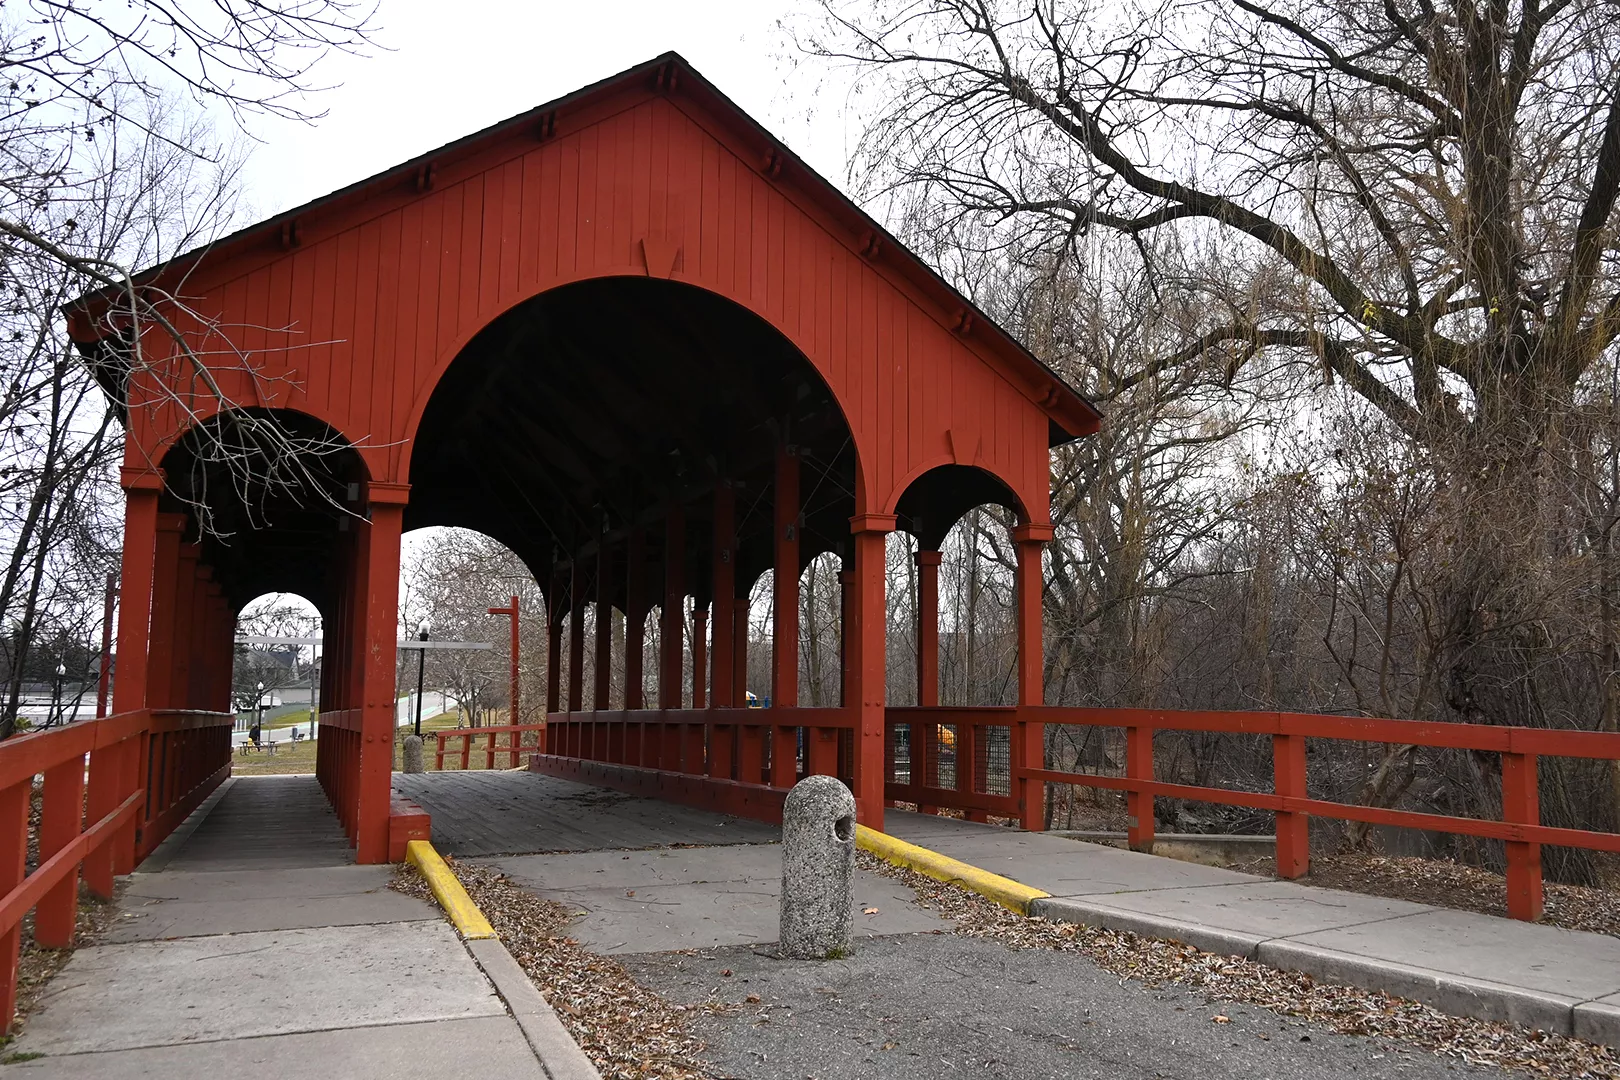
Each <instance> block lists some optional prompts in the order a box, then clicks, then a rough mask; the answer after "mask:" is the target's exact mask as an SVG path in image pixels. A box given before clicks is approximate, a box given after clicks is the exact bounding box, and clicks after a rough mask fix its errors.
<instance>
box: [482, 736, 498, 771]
mask: <svg viewBox="0 0 1620 1080" xmlns="http://www.w3.org/2000/svg"><path fill="white" fill-rule="evenodd" d="M494 768H495V732H494V731H491V732H490V733H489V741H488V743H487V744H486V745H485V746H484V769H485V770H486V771H490V770H493V769H494Z"/></svg>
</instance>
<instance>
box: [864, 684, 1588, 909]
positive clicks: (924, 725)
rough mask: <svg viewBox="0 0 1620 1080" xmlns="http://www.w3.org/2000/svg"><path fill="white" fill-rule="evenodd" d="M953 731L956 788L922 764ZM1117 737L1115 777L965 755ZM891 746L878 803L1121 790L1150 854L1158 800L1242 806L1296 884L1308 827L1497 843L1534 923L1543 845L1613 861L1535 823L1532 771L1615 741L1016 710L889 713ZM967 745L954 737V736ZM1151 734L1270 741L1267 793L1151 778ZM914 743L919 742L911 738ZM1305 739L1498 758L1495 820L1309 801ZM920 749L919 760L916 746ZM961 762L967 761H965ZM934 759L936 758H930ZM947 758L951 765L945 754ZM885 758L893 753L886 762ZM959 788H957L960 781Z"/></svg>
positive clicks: (1411, 725) (1493, 731) (969, 808)
mask: <svg viewBox="0 0 1620 1080" xmlns="http://www.w3.org/2000/svg"><path fill="white" fill-rule="evenodd" d="M949 724H954V725H957V727H956V728H955V732H954V733H955V734H956V744H957V747H958V748H959V749H958V750H957V751H956V753H955V755H954V761H952V762H950V764H952V765H953V766H954V772H955V776H954V777H953V781H954V783H953V784H951V785H950V786H946V785H944V784H942V783H940V782H939V779H938V777H939V775H940V770H939V765H938V762H937V760H936V761H935V762H933V763H931V762H930V761H929V756H928V755H929V750H928V747H930V746H937V745H938V743H939V741H940V740H939V734H938V732H939V728H940V727H941V726H942V725H949ZM1052 724H1057V725H1068V726H1077V727H1087V728H1118V729H1122V730H1123V732H1124V734H1125V739H1124V745H1125V761H1124V775H1123V776H1105V775H1098V774H1095V773H1090V772H1072V771H1059V770H1055V769H1048V768H1029V767H1022V766H1019V765H1018V763H1017V760H1016V756H1011V755H1010V756H1009V757H1008V759H1007V764H1006V765H1005V766H1004V768H1003V769H1001V770H995V769H992V770H986V769H985V768H984V766H983V764H982V759H981V760H980V762H978V763H975V762H974V760H973V758H972V756H971V755H972V754H973V753H974V750H975V749H979V750H980V752H981V753H982V748H983V747H984V746H985V744H986V742H987V740H986V739H985V738H984V735H983V732H985V731H987V730H989V729H992V728H994V727H997V726H1001V727H1006V728H1008V730H1009V740H1008V741H1009V744H1010V743H1011V737H1010V733H1011V732H1012V731H1014V730H1017V729H1018V728H1023V729H1024V730H1023V731H1022V732H1021V733H1020V734H1021V737H1023V738H1033V739H1039V738H1041V731H1040V727H1041V726H1042V725H1052ZM888 725H889V730H890V736H889V741H890V744H891V746H892V745H893V744H894V743H895V742H896V741H897V739H896V735H897V731H896V729H897V727H898V726H900V725H906V726H908V728H909V730H908V731H907V733H906V734H907V739H906V742H907V743H908V744H909V745H910V746H911V747H913V748H914V749H913V758H912V761H911V762H910V763H909V765H910V769H909V772H910V775H908V776H907V777H906V780H905V782H904V783H900V782H897V772H898V770H897V769H896V768H895V767H894V765H893V764H892V762H891V765H890V773H889V784H888V786H887V789H886V791H887V794H888V796H889V798H891V799H897V800H905V801H909V802H916V803H919V804H921V805H925V806H942V807H950V808H953V809H959V810H963V811H965V812H969V813H973V812H979V813H982V812H984V811H986V810H988V811H989V812H990V813H1003V814H1008V815H1009V816H1011V815H1013V814H1016V813H1017V811H1018V808H1017V804H1016V799H1015V798H1012V799H1009V798H1008V797H1007V795H1004V794H1002V792H1000V791H999V790H998V791H991V790H989V788H990V787H992V786H995V787H999V786H1003V785H1004V786H1005V787H1006V788H1007V789H1008V792H1009V793H1010V792H1011V791H1012V789H1013V788H1014V786H1015V784H1016V782H1017V781H1020V780H1022V781H1027V782H1029V783H1032V784H1040V785H1045V784H1049V783H1050V784H1074V785H1078V786H1082V787H1091V788H1101V789H1105V790H1111V791H1122V792H1124V793H1125V797H1126V802H1127V805H1126V813H1127V814H1128V815H1129V820H1130V822H1131V824H1130V826H1129V829H1128V836H1129V843H1130V846H1131V847H1133V848H1136V849H1139V850H1151V848H1152V846H1153V800H1154V799H1155V798H1156V797H1160V796H1163V797H1167V798H1177V799H1186V800H1188V801H1190V802H1204V803H1216V804H1221V805H1226V806H1243V807H1249V808H1251V809H1256V810H1269V811H1272V812H1273V813H1274V814H1275V815H1276V844H1277V846H1276V855H1277V859H1276V862H1277V873H1278V875H1279V876H1281V877H1285V878H1293V877H1299V876H1301V875H1303V874H1304V873H1306V871H1307V870H1308V869H1309V867H1310V843H1309V840H1310V837H1309V822H1310V819H1311V818H1312V817H1325V818H1334V819H1338V820H1342V821H1361V822H1366V823H1368V824H1373V825H1393V826H1399V827H1403V828H1410V829H1422V830H1427V831H1430V832H1443V833H1453V834H1458V835H1464V836H1476V837H1482V838H1486V839H1493V840H1501V841H1503V842H1504V844H1505V846H1506V853H1507V889H1508V912H1509V914H1510V915H1512V916H1513V917H1514V918H1516V919H1536V918H1539V917H1540V915H1541V910H1542V874H1541V845H1543V844H1557V845H1562V846H1565V847H1574V848H1585V849H1587V850H1592V851H1620V834H1616V833H1607V832H1594V831H1590V830H1586V829H1565V828H1553V827H1550V826H1545V825H1542V824H1540V811H1539V800H1538V798H1537V788H1536V769H1537V759H1538V758H1539V757H1573V758H1594V759H1600V760H1611V761H1612V760H1620V735H1616V734H1608V733H1599V732H1584V731H1549V730H1544V729H1539V728H1514V727H1489V726H1485V725H1479V724H1430V723H1421V722H1417V721H1411V720H1381V719H1369V718H1362V717H1349V716H1322V715H1317V714H1313V713H1279V712H1266V713H1261V712H1213V711H1212V712H1194V711H1179V710H1155V709H1075V708H1061V707H1054V706H1048V707H1039V708H1015V709H948V708H947V709H891V710H889V715H888ZM964 728H965V729H967V730H970V731H971V732H972V733H973V736H974V737H973V738H971V739H968V740H966V741H964V740H963V738H962V737H961V734H960V732H961V730H962V729H964ZM1155 731H1196V732H1209V733H1230V734H1238V735H1259V736H1269V737H1270V738H1271V740H1272V768H1273V777H1272V790H1271V791H1270V792H1253V791H1237V790H1233V789H1229V788H1216V787H1205V786H1197V785H1191V784H1178V783H1170V782H1167V781H1161V780H1158V779H1156V778H1155V775H1154V767H1153V734H1154V732H1155ZM919 734H921V735H922V738H921V739H920V740H919V739H918V738H917V735H919ZM1309 739H1335V740H1341V741H1351V742H1363V743H1379V744H1384V745H1393V746H1420V747H1433V748H1438V749H1457V750H1471V751H1476V752H1483V753H1495V754H1500V755H1501V758H1502V769H1501V774H1502V792H1501V796H1502V808H1503V809H1502V820H1486V819H1479V818H1466V817H1455V816H1451V815H1446V814H1431V813H1424V812H1420V811H1413V810H1396V809H1386V808H1383V807H1373V806H1362V805H1358V804H1354V803H1343V802H1333V801H1330V800H1325V799H1313V798H1311V797H1310V796H1309V795H1308V794H1307V791H1306V782H1305V781H1306V777H1305V759H1306V755H1305V747H1306V742H1307V740H1309ZM919 746H920V747H922V748H923V750H922V754H921V755H920V758H921V763H920V765H919V760H918V758H919V755H918V754H917V752H916V749H915V748H917V747H919ZM963 750H965V751H966V752H967V754H968V755H969V756H968V757H967V759H966V762H964V758H963V753H962V751H963ZM935 752H936V753H938V752H939V751H937V750H936V751H935ZM944 756H946V757H949V756H951V755H944ZM891 759H892V755H891ZM963 781H966V782H965V783H963Z"/></svg>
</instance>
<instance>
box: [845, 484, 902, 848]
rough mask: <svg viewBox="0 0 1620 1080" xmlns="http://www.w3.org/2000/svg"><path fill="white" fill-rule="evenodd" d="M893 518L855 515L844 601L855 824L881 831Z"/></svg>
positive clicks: (851, 522)
mask: <svg viewBox="0 0 1620 1080" xmlns="http://www.w3.org/2000/svg"><path fill="white" fill-rule="evenodd" d="M894 523H895V519H894V515H893V514H859V515H857V516H855V517H853V518H851V519H850V528H851V530H852V531H853V532H854V534H855V588H854V593H853V595H852V596H851V597H850V599H851V601H852V602H851V604H850V606H849V625H848V626H846V627H845V628H844V632H845V633H846V634H847V635H849V644H848V646H847V648H846V650H845V665H846V667H847V670H846V671H845V672H844V687H845V694H846V696H847V699H848V702H849V704H848V706H847V708H848V709H849V711H850V713H851V719H852V720H853V722H854V726H855V740H854V742H855V753H854V766H855V806H856V817H857V819H858V820H859V821H860V823H861V824H863V825H865V826H867V827H868V828H873V829H882V828H883V779H884V777H883V708H884V705H885V694H884V691H885V686H884V682H885V675H886V671H885V668H886V667H887V664H886V659H885V649H886V640H885V639H886V630H887V625H886V623H887V604H888V596H887V592H886V589H885V586H886V581H885V577H886V574H885V566H884V540H885V538H886V537H887V536H888V534H889V533H891V532H893V531H894Z"/></svg>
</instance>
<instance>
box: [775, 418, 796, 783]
mask: <svg viewBox="0 0 1620 1080" xmlns="http://www.w3.org/2000/svg"><path fill="white" fill-rule="evenodd" d="M799 510H800V507H799V448H798V447H796V446H790V445H788V444H787V443H786V442H785V441H779V442H778V444H777V449H776V492H775V504H774V514H775V528H776V561H775V563H774V568H773V574H772V580H771V585H772V591H771V639H772V640H771V708H773V709H791V708H793V707H795V706H797V705H798V704H799ZM798 756H799V729H798V728H797V727H788V726H777V727H773V728H772V729H771V783H772V784H774V785H775V786H777V787H792V786H793V784H794V783H795V781H797V779H798Z"/></svg>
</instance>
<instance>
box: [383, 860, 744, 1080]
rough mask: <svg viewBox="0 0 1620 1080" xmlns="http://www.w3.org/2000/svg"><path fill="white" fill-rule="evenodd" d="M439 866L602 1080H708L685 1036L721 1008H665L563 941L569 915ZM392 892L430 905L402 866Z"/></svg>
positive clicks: (492, 881)
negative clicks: (703, 1015) (701, 1015)
mask: <svg viewBox="0 0 1620 1080" xmlns="http://www.w3.org/2000/svg"><path fill="white" fill-rule="evenodd" d="M445 861H446V862H447V863H449V864H450V868H451V869H452V870H453V871H454V872H455V875H456V877H458V878H460V879H461V884H462V886H463V887H464V888H465V889H466V890H467V894H468V895H469V896H471V897H472V899H473V903H475V904H477V905H478V907H479V908H480V909H481V910H482V911H483V912H484V915H485V917H486V918H488V919H489V922H490V925H491V926H493V927H494V928H495V933H496V934H498V935H500V939H501V944H503V945H505V946H506V950H507V952H509V953H511V954H512V957H513V959H515V960H516V961H517V962H518V966H519V967H521V968H523V970H524V972H526V973H527V974H528V976H529V979H530V980H531V981H532V982H533V983H534V985H535V986H536V987H537V988H538V989H539V990H540V992H541V993H542V994H543V995H545V999H546V1002H547V1003H548V1004H550V1006H551V1007H552V1009H553V1010H554V1011H555V1012H556V1013H557V1017H558V1019H560V1020H561V1021H562V1022H563V1026H564V1027H566V1028H567V1029H568V1033H569V1034H570V1035H572V1036H573V1037H574V1041H575V1042H577V1043H578V1044H579V1046H580V1049H582V1050H584V1051H585V1056H586V1057H588V1058H590V1059H591V1064H593V1065H595V1066H596V1068H597V1071H599V1072H600V1073H601V1074H602V1076H603V1077H604V1078H605V1080H640V1078H642V1077H653V1078H656V1080H708V1077H709V1076H710V1075H711V1074H710V1073H709V1071H708V1069H707V1067H706V1066H705V1064H704V1063H703V1060H702V1058H701V1057H700V1056H699V1055H700V1054H701V1052H702V1050H703V1043H702V1041H701V1040H700V1039H698V1038H697V1037H695V1036H694V1035H693V1034H692V1033H691V1031H690V1021H691V1019H692V1017H693V1016H694V1015H695V1014H696V1013H698V1012H705V1011H708V1012H718V1011H722V1010H723V1009H724V1008H725V1006H724V1005H721V1004H719V1003H714V1004H705V1005H700V1006H696V1007H692V1008H689V1007H687V1006H684V1005H676V1004H673V1003H672V1002H669V1001H666V1000H665V999H664V998H662V997H661V996H659V995H658V994H655V993H654V992H653V991H651V990H648V989H647V988H646V987H643V986H641V985H640V984H639V983H637V982H636V981H635V980H634V979H632V978H631V977H630V973H629V972H628V971H626V970H625V969H624V967H623V966H622V965H621V964H619V963H618V962H617V961H615V960H613V959H611V958H610V957H606V956H598V955H597V954H596V953H593V952H591V951H589V950H588V949H586V948H585V947H584V946H583V945H581V944H580V943H579V942H577V941H575V940H574V939H573V938H571V937H569V936H568V924H569V923H570V922H572V921H573V919H574V916H575V914H576V912H575V910H574V909H573V908H570V907H567V906H565V905H563V904H559V903H557V902H556V901H554V900H546V899H544V898H542V897H539V896H536V895H534V894H533V893H531V892H529V891H528V890H527V889H524V888H522V887H521V886H519V885H517V884H515V883H514V882H513V881H512V880H511V879H510V878H508V877H507V876H506V875H505V874H502V873H500V872H499V871H498V870H495V869H494V868H493V867H488V866H476V865H473V864H471V863H465V862H457V861H455V860H454V859H446V860H445ZM392 886H393V888H394V889H396V890H397V891H399V892H402V893H405V894H407V895H409V896H415V897H418V898H419V899H422V900H426V901H427V902H428V903H430V904H431V903H435V901H434V900H433V897H432V895H431V894H430V893H429V892H428V888H427V883H426V882H425V881H423V880H422V877H421V875H420V874H418V873H417V872H416V870H415V869H414V868H412V867H408V866H407V867H402V868H401V869H400V871H399V872H398V873H396V874H395V875H394V880H393V882H392Z"/></svg>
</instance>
